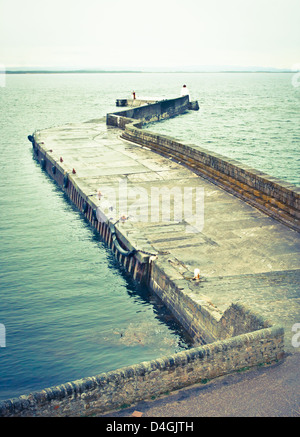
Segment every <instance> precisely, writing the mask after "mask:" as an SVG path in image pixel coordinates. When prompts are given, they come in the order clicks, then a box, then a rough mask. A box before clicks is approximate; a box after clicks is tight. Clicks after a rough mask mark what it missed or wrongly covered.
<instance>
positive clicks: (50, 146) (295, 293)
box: [0, 97, 300, 415]
mask: <svg viewBox="0 0 300 437" xmlns="http://www.w3.org/2000/svg"><path fill="white" fill-rule="evenodd" d="M141 103H144V102H141ZM118 106H119V105H118ZM189 109H197V105H195V106H194V108H191V106H190V105H189V102H188V98H185V97H183V98H179V99H172V100H166V101H158V102H155V103H151V102H150V103H148V102H146V105H141V106H137V107H135V108H129V109H127V108H125V109H124V111H120V112H116V113H113V114H107V117H106V118H103V119H95V120H90V121H87V122H85V123H79V124H68V125H65V126H61V127H54V128H50V129H46V130H43V131H37V132H35V133H34V134H33V135H32V136H30V137H29V139H30V141H31V142H32V145H33V153H34V156H35V158H36V159H37V160H38V161H39V163H40V164H41V167H42V169H43V170H44V171H46V172H47V173H48V174H49V175H50V176H51V178H53V179H54V180H55V181H56V182H57V183H58V184H59V185H60V186H61V188H62V189H63V190H64V191H65V192H66V194H67V195H68V196H69V198H70V199H71V201H72V202H74V204H75V205H76V206H77V207H78V208H79V210H80V211H82V213H83V214H84V215H85V216H86V217H87V218H88V220H89V221H90V222H91V224H92V225H93V226H94V227H95V228H96V229H97V230H98V232H99V233H100V234H101V235H102V237H103V239H104V240H105V241H106V243H107V245H108V246H109V247H110V248H111V249H112V250H113V252H114V253H115V256H116V257H117V259H118V260H119V262H120V263H121V264H122V265H123V266H124V267H125V268H126V269H127V270H128V271H129V272H130V273H131V274H132V276H133V277H134V278H135V279H136V280H137V281H140V282H144V283H145V284H146V285H147V286H149V287H150V288H151V289H152V290H153V291H154V292H155V293H157V295H158V296H160V298H161V299H162V300H163V302H164V303H165V304H166V305H167V306H168V307H169V309H170V310H171V311H172V312H173V314H174V316H175V317H176V318H177V320H178V321H179V322H180V323H181V324H182V325H183V327H184V328H185V329H186V330H187V332H188V333H189V334H190V335H191V336H192V338H193V339H194V343H195V348H192V349H191V350H190V351H188V352H183V353H180V354H176V356H173V357H164V358H160V359H158V360H154V361H153V362H149V363H141V364H139V365H137V366H132V367H130V368H126V369H120V371H116V372H109V373H108V374H104V375H98V376H97V377H93V378H87V379H86V380H84V381H83V380H82V381H77V382H73V383H70V385H69V386H68V387H69V388H66V386H63V387H60V388H57V387H56V388H55V390H54V389H47V390H48V392H47V393H48V395H47V399H46V398H45V397H44V395H42V394H41V393H38V394H36V395H34V396H31V397H28V398H26V402H27V403H26V405H25V406H24V405H23V406H22V407H18V408H19V409H18V411H17V410H16V408H17V407H16V405H17V404H16V403H14V402H13V403H11V404H10V403H4V404H2V405H1V403H0V415H1V414H2V415H14V414H19V415H30V414H32V415H43V414H44V415H60V414H61V415H64V414H69V415H72V414H73V415H77V414H82V411H86V409H87V408H88V409H90V412H91V413H92V412H93V411H98V412H103V411H106V410H108V409H110V408H114V407H116V406H118V405H120V404H122V402H127V403H130V402H136V401H137V400H141V399H144V398H147V397H149V396H151V395H158V394H159V393H163V392H165V391H166V390H173V389H176V388H180V387H184V386H187V385H189V384H194V383H195V382H199V381H201V380H203V379H205V378H214V377H216V376H220V375H224V374H226V373H230V372H233V371H236V370H239V369H241V368H245V367H247V366H250V367H251V366H255V365H258V364H263V363H266V362H267V363H271V362H274V361H276V360H280V359H282V358H283V356H284V352H289V353H297V352H299V350H300V348H296V347H295V342H293V341H292V337H293V336H294V335H295V331H292V328H293V326H294V325H295V324H297V323H299V322H300V290H299V279H300V270H299V255H300V235H299V232H298V230H297V229H298V217H299V206H298V205H299V190H298V189H297V188H296V187H291V186H287V184H282V185H280V183H279V182H278V181H275V182H274V181H273V183H272V182H271V181H270V180H269V179H267V178H264V179H263V178H262V177H261V175H258V174H256V175H255V174H254V173H251V171H250V170H249V169H248V170H247V171H246V170H245V169H244V168H242V166H241V168H240V169H239V167H238V166H237V164H236V163H232V162H231V163H228V166H227V163H226V162H225V161H224V160H222V159H220V157H217V156H214V155H213V154H209V152H207V151H206V152H205V153H206V155H207V157H208V156H210V157H211V158H210V159H211V161H210V162H214V164H213V165H212V164H211V163H210V165H208V164H204V163H203V162H200V158H199V157H198V156H194V157H193V153H194V151H193V147H192V145H190V144H180V143H179V142H176V140H174V139H172V138H168V137H162V136H159V135H157V134H152V133H151V132H149V131H148V130H147V129H145V127H147V123H148V122H153V121H158V120H160V119H161V118H167V117H173V116H176V115H178V114H181V113H184V112H185V111H186V110H189ZM168 150H169V154H168ZM183 152H184V153H183ZM183 155H185V156H186V157H188V158H189V159H186V160H184V161H183V162H182V161H181V157H180V156H183ZM203 156H204V152H203ZM205 159H206V158H205ZM205 166H206V167H205ZM221 167H222V168H223V169H225V170H224V173H223V176H222V177H221V176H220V173H221ZM227 167H228V168H229V167H230V172H231V174H230V175H227V182H228V184H227V186H226V184H225V182H224V181H225V180H226V176H225V174H226V171H227ZM213 171H216V172H218V177H217V173H215V176H216V178H215V180H214V179H213V174H214V173H213ZM228 171H229V170H228ZM233 173H234V174H235V175H236V178H235V181H236V182H234V181H233ZM240 173H243V178H244V182H241V180H240ZM249 175H250V176H249ZM246 179H249V180H253V181H254V182H253V184H254V185H255V184H260V186H261V191H260V192H257V193H256V197H257V199H263V198H264V204H263V205H262V203H261V201H260V200H258V201H257V202H256V200H255V199H253V198H251V196H254V194H253V192H252V191H251V196H250V194H249V193H250V189H249V190H248V188H247V189H246V188H245V189H244V192H247V193H248V196H247V195H246V196H244V193H242V195H241V192H240V190H241V184H242V183H243V184H244V187H246V185H247V184H246ZM230 182H231V183H230ZM250 185H251V183H250V182H249V185H247V187H248V186H250ZM275 185H276V188H274V186H275ZM252 188H253V191H257V186H253V187H252ZM266 190H269V191H268V192H267V191H266ZM263 196H265V197H263ZM279 199H280V200H279ZM283 199H286V204H288V207H287V208H286V209H285V210H284V211H283V210H282V209H281V207H282V205H283V206H284V200H283ZM278 204H279V205H280V211H281V212H282V211H283V212H282V215H281V214H279V213H278ZM269 205H274V206H275V209H274V211H272V210H271V209H270V207H269ZM198 274H199V276H198ZM284 334H285V337H284ZM203 344H204V346H203ZM158 358H159V357H158ZM68 390H69V392H70V393H69V392H68ZM82 393H83V394H84V396H83V395H81V394H82ZM41 399H42V400H41ZM18 405H19V404H18ZM57 405H60V407H61V409H60V410H59V411H58V407H57ZM16 411H17V412H16ZM62 411H63V412H62Z"/></svg>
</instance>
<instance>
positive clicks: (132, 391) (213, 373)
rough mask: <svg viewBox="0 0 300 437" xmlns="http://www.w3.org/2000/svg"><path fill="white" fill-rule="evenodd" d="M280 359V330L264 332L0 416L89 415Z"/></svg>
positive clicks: (13, 405) (101, 379)
mask: <svg viewBox="0 0 300 437" xmlns="http://www.w3.org/2000/svg"><path fill="white" fill-rule="evenodd" d="M282 356H283V329H282V328H279V327H272V328H265V329H261V330H258V331H255V332H252V333H249V334H243V335H239V336H236V337H233V338H230V339H227V340H223V341H217V342H214V343H212V344H209V345H205V346H201V347H196V348H193V349H190V350H188V351H184V352H180V353H178V354H174V355H172V356H169V357H161V358H158V359H156V360H152V361H148V362H142V363H140V364H136V365H133V366H128V367H124V368H122V369H119V370H116V371H112V372H108V373H102V374H99V375H96V376H93V377H89V378H84V379H81V380H77V381H73V382H69V383H66V384H62V385H59V386H57V387H51V388H47V389H44V390H41V391H39V392H34V393H32V394H29V395H28V396H21V397H19V398H17V399H11V400H7V401H4V402H0V417H4V416H6V417H17V416H21V417H32V416H43V417H47V416H49V417H55V416H61V417H62V416H93V415H97V414H101V413H104V412H106V411H109V410H111V409H114V408H119V407H121V406H122V405H126V406H128V405H129V404H133V403H136V402H138V401H140V400H143V399H150V398H151V397H153V396H159V395H161V394H163V393H165V392H167V391H171V390H176V389H180V388H183V387H186V386H188V385H191V384H196V383H201V382H205V381H206V380H208V379H211V378H215V377H217V376H220V375H224V374H227V373H231V372H234V371H237V370H241V369H243V368H245V367H246V368H248V367H251V366H255V365H260V364H263V363H266V362H269V363H272V362H273V361H276V360H278V359H281V358H282Z"/></svg>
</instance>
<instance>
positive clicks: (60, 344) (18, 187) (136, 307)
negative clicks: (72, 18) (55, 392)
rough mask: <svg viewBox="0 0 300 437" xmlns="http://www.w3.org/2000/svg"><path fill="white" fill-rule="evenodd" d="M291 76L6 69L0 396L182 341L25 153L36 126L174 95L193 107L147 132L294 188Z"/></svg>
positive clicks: (295, 108)
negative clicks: (185, 90) (195, 105)
mask: <svg viewBox="0 0 300 437" xmlns="http://www.w3.org/2000/svg"><path fill="white" fill-rule="evenodd" d="M291 78H292V75H291V74H267V73H264V74H258V73H257V74H245V73H244V74H237V73H235V74H230V73H226V74H193V73H190V74H179V73H178V74H177V73H176V74H175V73H174V74H160V73H157V74H150V73H149V74H146V73H145V74H131V73H130V74H122V73H115V74H51V75H43V74H37V75H23V74H22V75H7V77H6V86H5V87H2V88H0V113H1V117H0V126H1V130H0V132H1V138H0V147H1V163H0V170H1V172H0V178H1V184H0V202H1V205H0V218H1V220H0V242H1V251H0V265H1V268H0V323H1V324H3V325H4V326H5V328H6V347H1V348H0V399H7V398H10V397H15V396H19V395H21V394H26V393H29V392H30V391H33V390H40V389H43V388H45V387H50V386H52V385H58V384H61V383H65V382H67V381H72V380H75V379H78V378H82V377H85V376H91V375H95V374H97V373H101V372H106V371H109V370H113V369H116V368H119V367H122V366H125V365H129V364H133V363H137V362H141V361H145V360H149V359H154V358H157V357H158V356H162V355H166V354H170V353H174V352H178V351H181V350H183V349H186V348H187V347H189V346H190V345H189V342H188V339H187V338H186V337H185V336H184V333H183V332H182V330H181V329H180V327H179V326H178V325H177V324H176V323H175V322H174V320H173V319H172V317H170V314H169V313H168V311H167V310H166V308H165V307H164V306H163V305H161V303H160V302H159V301H158V300H157V299H156V298H155V297H154V296H153V295H151V293H149V292H148V291H147V290H145V289H143V288H142V287H140V286H138V285H137V284H136V283H134V282H133V281H132V280H131V279H130V277H128V275H127V274H126V272H124V271H123V270H122V269H121V268H120V266H119V264H118V263H117V262H116V261H115V259H114V257H113V256H112V254H111V253H110V251H109V250H107V249H106V247H105V245H104V244H103V243H102V241H101V239H100V238H99V236H98V235H97V234H96V233H95V232H94V230H93V229H92V228H91V226H90V225H89V223H88V222H87V221H86V220H85V219H84V217H83V216H82V215H81V213H80V212H78V211H77V210H76V209H75V208H74V207H73V206H72V204H71V203H70V202H69V201H68V199H67V198H66V197H65V195H64V194H63V193H62V192H61V190H60V189H59V188H58V187H57V185H56V184H55V183H54V182H53V181H52V180H51V179H50V178H49V177H48V176H47V175H46V174H45V173H44V172H42V171H41V169H40V166H39V165H38V164H37V163H36V161H35V160H34V159H33V156H32V149H31V144H30V143H29V142H28V140H27V135H29V134H32V132H34V131H35V130H36V129H43V128H48V127H51V126H59V125H62V124H65V123H69V122H81V121H86V120H89V119H94V118H98V117H99V118H100V117H102V116H105V115H106V113H107V112H110V111H115V110H116V106H115V100H116V98H126V97H130V96H131V92H132V91H133V90H135V92H136V94H137V97H139V96H140V97H154V98H155V97H165V98H171V97H177V96H178V94H179V92H180V89H181V86H182V84H183V83H186V84H187V85H188V87H189V89H190V91H191V94H192V99H194V100H198V101H199V104H200V107H201V109H200V111H198V112H190V113H188V114H185V115H183V116H180V117H177V118H176V119H172V120H168V121H164V122H161V123H159V124H155V125H152V126H151V130H156V131H160V132H162V133H165V134H168V135H171V136H175V137H177V138H182V139H184V140H188V141H189V142H191V143H193V144H195V145H196V146H197V145H198V146H201V147H205V148H207V149H210V150H214V151H217V152H219V153H221V154H223V155H225V156H230V157H232V158H235V159H238V160H241V161H243V162H246V163H247V164H248V165H250V166H252V167H255V168H258V169H260V170H263V171H265V172H267V173H270V174H271V175H273V176H277V177H280V178H282V179H284V180H286V181H289V182H291V183H294V184H297V185H300V184H299V139H300V130H299V129H300V127H299V126H300V124H299V106H300V97H299V88H294V87H293V86H292V83H291Z"/></svg>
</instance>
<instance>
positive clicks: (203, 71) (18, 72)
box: [0, 70, 293, 74]
mask: <svg viewBox="0 0 300 437" xmlns="http://www.w3.org/2000/svg"><path fill="white" fill-rule="evenodd" d="M292 72H293V71H291V70H191V71H186V70H174V71H173V70H172V71H168V70H7V71H5V70H2V71H1V70H0V74H1V73H2V74H90V73H93V74H105V73H106V74H107V73H141V74H142V73H182V74H183V73H184V74H187V73H292Z"/></svg>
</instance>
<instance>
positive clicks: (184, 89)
mask: <svg viewBox="0 0 300 437" xmlns="http://www.w3.org/2000/svg"><path fill="white" fill-rule="evenodd" d="M180 96H181V97H183V96H189V101H191V96H190V92H189V90H188V88H187V86H186V85H183V86H182V88H181V93H180Z"/></svg>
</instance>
